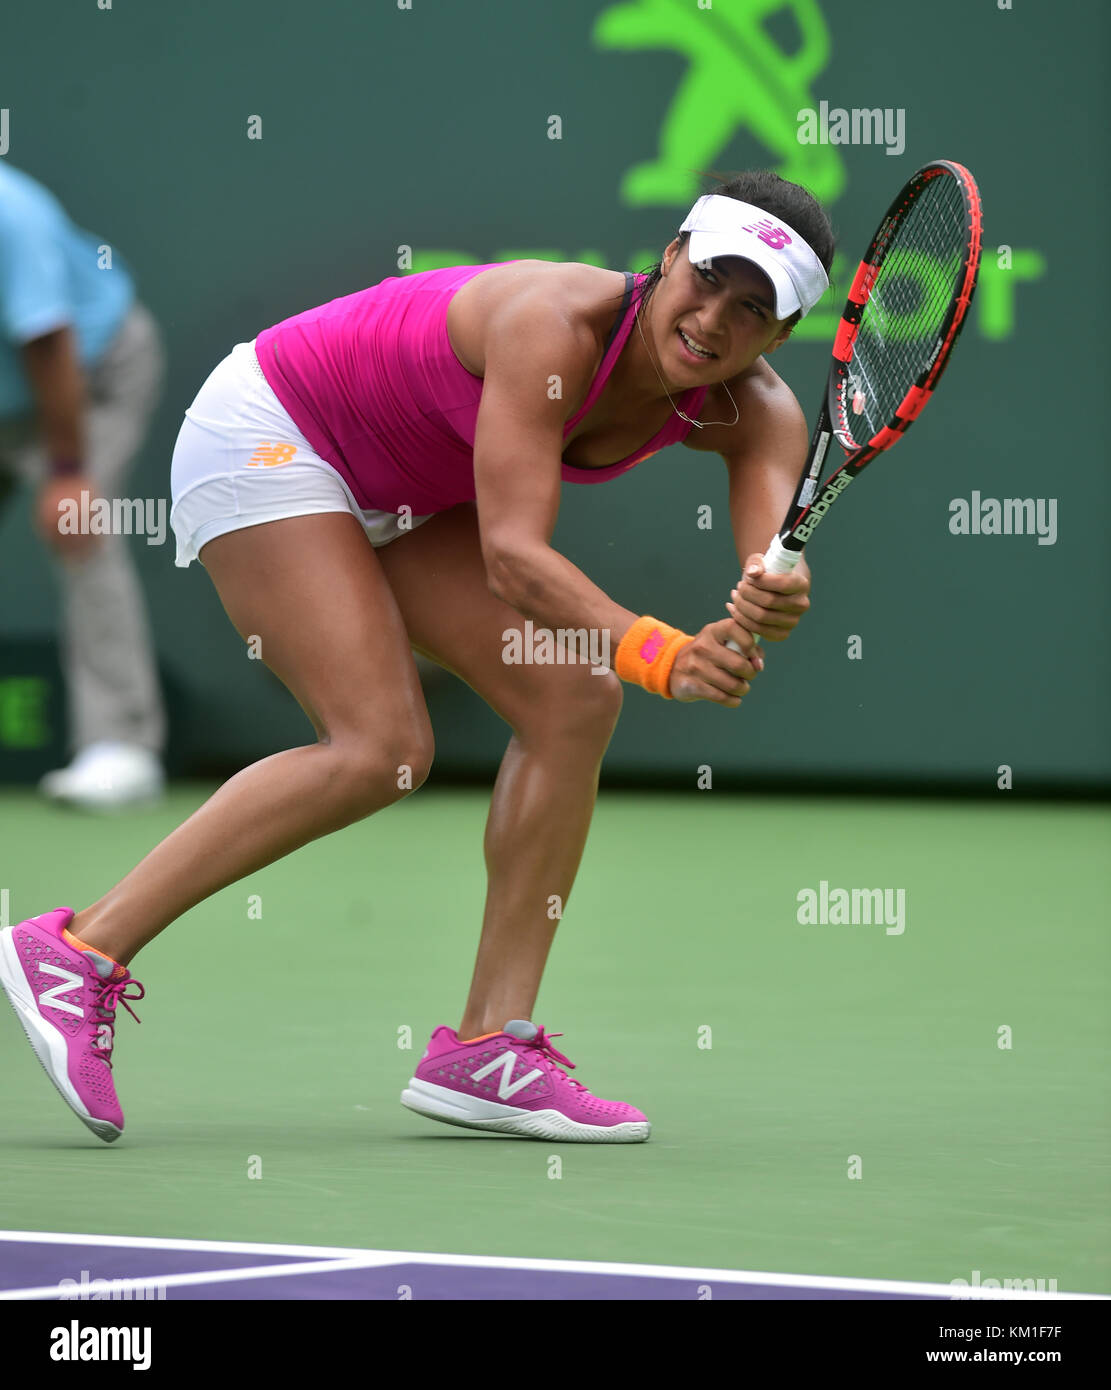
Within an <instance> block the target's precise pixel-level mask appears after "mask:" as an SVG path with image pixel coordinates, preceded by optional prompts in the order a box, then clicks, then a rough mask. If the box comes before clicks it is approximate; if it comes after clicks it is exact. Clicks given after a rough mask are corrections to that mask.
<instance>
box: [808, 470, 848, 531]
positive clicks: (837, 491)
mask: <svg viewBox="0 0 1111 1390" xmlns="http://www.w3.org/2000/svg"><path fill="white" fill-rule="evenodd" d="M855 477H856V474H855V473H850V472H849V471H848V470H847V469H846V471H845V472H844V473H838V475H837V477H836V478H832V479H831V480H830V484H829V486H828V487H827V488H826V490H825V491H824V492H823V493H822V495H821V497H819V498H818V500H817V501H816V502H815V503H814V505H813V506H812V507H811V508H810V511H809V512H808V513H807V515H806V520H805V521H804V522H803V524H802V525H801V526H800V527H798V528H797V530H796V531H795V533H794V535H795V539H796V540H800V541H803V542H804V543H805V542H806V541H808V540H809V539H810V533H811V532H812V531H813V530H814V529H815V528H816V526H817V525H818V522H819V521H821V519H822V517H823V516H825V514H826V512H827V511H829V509H830V507H831V506H832V505H833V504H834V502H836V500H837V499H838V497H840V496H841V494H842V493H843V492H844V491H845V489H846V488H847V487H848V485H849V484H850V483H851V482H852V480H853V479H854V478H855Z"/></svg>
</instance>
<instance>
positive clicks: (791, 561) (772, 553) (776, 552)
mask: <svg viewBox="0 0 1111 1390" xmlns="http://www.w3.org/2000/svg"><path fill="white" fill-rule="evenodd" d="M801 559H802V551H801V550H788V549H787V547H786V546H785V545H784V544H783V542H782V541H781V540H780V539H779V537H778V536H773V537H772V543H771V545H769V546H768V549H767V552H766V553H765V555H764V570H765V572H766V573H767V574H790V573H791V571H792V570H793V569H794V568H795V566H796V565H797V564H798V562H799V561H800V560H801ZM725 645H726V646H727V647H728V648H729V650H730V651H734V652H739V651H740V650H741V649H740V647H738V646H737V644H736V642H734V641H733V639H732V638H730V639H729V641H728V642H726V644H725ZM756 645H757V646H759V645H760V638H759V637H757V638H756ZM741 654H742V655H744V653H743V652H742V653H741Z"/></svg>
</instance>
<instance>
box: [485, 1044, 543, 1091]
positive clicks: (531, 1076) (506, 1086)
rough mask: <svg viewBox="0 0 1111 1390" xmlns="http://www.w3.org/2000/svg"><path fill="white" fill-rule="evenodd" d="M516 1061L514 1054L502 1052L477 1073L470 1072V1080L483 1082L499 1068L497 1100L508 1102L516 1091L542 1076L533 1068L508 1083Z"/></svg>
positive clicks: (540, 1072) (536, 1068)
mask: <svg viewBox="0 0 1111 1390" xmlns="http://www.w3.org/2000/svg"><path fill="white" fill-rule="evenodd" d="M516 1061H517V1054H516V1053H515V1052H503V1053H502V1055H501V1056H500V1057H497V1058H495V1060H494V1061H492V1062H487V1063H486V1065H485V1066H484V1067H479V1068H478V1070H477V1071H473V1072H471V1080H472V1081H484V1080H485V1079H486V1077H488V1076H489V1075H490V1073H491V1072H495V1071H497V1070H498V1068H499V1067H500V1068H501V1080H500V1081H499V1082H498V1099H499V1100H509V1098H510V1097H511V1096H515V1095H516V1094H517V1092H518V1091H521V1090H523V1089H524V1088H525V1087H526V1086H527V1085H529V1083H530V1082H532V1081H535V1080H536V1078H537V1077H538V1076H543V1075H544V1073H543V1072H542V1071H541V1070H540V1068H539V1067H534V1068H533V1070H532V1071H530V1072H526V1073H525V1075H524V1076H522V1077H521V1079H520V1080H519V1081H510V1079H509V1078H510V1077H511V1076H512V1075H513V1067H514V1064H515V1063H516Z"/></svg>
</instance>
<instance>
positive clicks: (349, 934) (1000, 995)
mask: <svg viewBox="0 0 1111 1390" xmlns="http://www.w3.org/2000/svg"><path fill="white" fill-rule="evenodd" d="M210 790H211V788H210V787H208V786H201V785H199V784H182V785H181V786H179V787H178V788H177V789H175V791H174V793H173V794H172V795H171V797H170V798H169V799H168V800H167V801H166V802H165V803H163V804H162V805H161V806H159V807H158V808H157V809H156V810H153V811H150V810H148V811H143V812H134V813H128V814H125V815H119V816H115V817H112V818H108V819H98V818H89V817H85V816H80V815H77V814H70V813H65V812H60V811H58V810H55V809H53V808H51V807H48V806H46V805H44V804H41V803H40V802H39V801H38V800H37V799H36V798H35V797H34V796H32V795H31V794H30V793H25V792H12V791H8V792H6V793H3V794H0V846H2V850H0V889H6V890H8V897H7V907H8V916H9V919H10V920H11V921H16V920H18V919H20V918H21V917H25V916H27V915H29V914H31V913H37V912H42V911H46V910H47V909H49V908H52V907H55V906H59V905H61V904H69V905H72V906H75V907H80V906H84V905H85V904H86V903H87V902H89V901H91V900H93V899H94V898H96V897H98V896H100V894H101V893H102V892H103V891H104V890H105V889H106V888H107V887H109V886H110V885H111V884H112V883H113V882H115V880H116V879H117V878H119V877H121V876H122V874H123V873H124V872H126V870H127V869H129V868H130V867H131V866H132V864H133V863H134V862H136V861H137V860H138V859H139V858H140V857H141V856H142V854H144V853H145V852H146V850H147V849H148V848H150V847H151V846H152V845H153V844H155V843H156V842H157V841H158V840H159V839H161V838H162V837H163V836H164V835H165V834H166V833H167V832H168V831H169V830H171V829H172V828H174V827H175V826H176V825H177V824H179V823H180V821H181V820H183V819H184V818H185V817H186V816H187V815H188V814H189V813H190V812H191V811H192V810H193V809H194V808H195V807H196V806H197V805H199V804H200V802H201V801H202V800H203V799H204V797H205V796H206V795H207V794H208V793H209V791H210ZM1005 797H1006V793H1002V792H1001V793H1000V800H999V801H998V802H997V803H996V802H986V803H985V802H963V803H962V802H955V801H954V802H941V801H930V802H914V801H910V800H873V801H869V800H860V799H852V800H849V799H845V800H838V799H828V798H821V799H818V798H815V799H801V798H791V797H783V798H771V799H769V798H767V797H763V796H761V797H758V798H757V797H752V798H747V799H745V798H737V797H731V796H728V795H727V794H725V793H721V792H694V791H692V792H691V793H689V794H683V795H678V794H673V793H669V794H649V793H635V792H622V793H616V792H608V793H603V794H602V796H601V798H600V801H599V805H598V810H597V813H596V816H595V822H594V829H593V832H592V835H591V839H590V842H589V844H588V847H587V852H586V857H585V860H584V863H583V868H582V871H581V873H580V876H579V880H578V883H577V885H576V888H575V892H574V894H573V895H572V898H571V900H570V903H569V904H568V907H567V910H566V912H565V916H564V920H563V922H562V924H561V926H560V930H559V933H558V935H557V938H556V944H555V947H554V949H553V954H552V959H551V962H550V964H549V968H548V972H547V975H546V977H545V981H544V986H543V989H542V991H541V995H540V1001H539V1005H538V1007H537V1009H536V1011H535V1015H534V1017H535V1020H536V1021H537V1022H539V1023H543V1024H544V1025H545V1026H546V1027H547V1028H548V1029H550V1030H552V1031H554V1032H557V1033H559V1032H561V1033H563V1034H564V1036H563V1037H562V1038H561V1039H560V1040H558V1041H557V1044H556V1046H557V1047H559V1048H560V1049H561V1050H563V1051H564V1052H566V1053H567V1054H568V1055H569V1056H570V1058H571V1060H572V1061H574V1062H575V1063H576V1064H577V1071H576V1072H575V1073H573V1074H574V1075H576V1076H577V1077H579V1079H581V1080H583V1081H584V1082H585V1083H586V1084H587V1085H588V1086H590V1088H591V1089H592V1090H594V1091H595V1092H596V1093H598V1094H600V1095H602V1096H605V1097H608V1098H612V1099H619V1100H627V1101H630V1102H632V1103H633V1104H635V1105H638V1106H640V1107H641V1108H642V1109H644V1110H645V1112H646V1113H647V1114H648V1116H649V1118H650V1119H651V1120H652V1122H653V1126H654V1129H653V1135H652V1138H651V1140H650V1141H649V1142H648V1143H647V1144H641V1145H628V1146H624V1145H614V1146H608V1145H599V1146H590V1145H576V1144H562V1145H559V1144H547V1143H533V1142H523V1141H519V1140H506V1139H502V1138H499V1137H494V1136H484V1135H482V1134H478V1133H471V1132H468V1131H465V1130H460V1129H455V1128H450V1127H448V1126H440V1125H437V1124H434V1123H433V1122H431V1121H426V1120H423V1119H421V1118H420V1117H419V1116H416V1115H413V1114H411V1113H410V1112H408V1111H406V1110H405V1109H403V1108H402V1107H401V1106H400V1105H399V1103H398V1095H399V1093H400V1091H401V1089H402V1088H403V1086H404V1085H405V1083H406V1082H407V1080H408V1079H409V1076H410V1075H411V1073H412V1068H413V1066H414V1064H415V1062H416V1060H417V1059H418V1058H419V1056H420V1054H421V1051H422V1050H423V1048H424V1045H425V1042H426V1041H427V1037H428V1034H429V1033H430V1031H431V1029H432V1028H433V1027H434V1026H435V1025H436V1024H438V1023H449V1024H451V1025H452V1026H453V1027H454V1026H456V1025H458V1023H459V1021H460V1017H461V1013H462V1008H463V1001H464V998H465V995H466V989H467V984H468V981H469V977H470V970H471V965H472V962H473V958H474V952H475V948H476V945H477V940H478V927H479V922H480V916H481V909H482V901H483V892H484V883H485V875H484V869H483V860H482V830H483V825H484V821H485V814H486V807H487V802H488V797H487V795H486V793H484V792H481V791H457V790H455V791H453V790H447V791H440V790H436V789H435V788H432V787H430V788H426V789H424V790H422V791H420V792H418V793H417V794H416V795H415V796H413V797H411V798H410V799H409V800H408V801H406V802H404V803H402V804H400V805H398V806H396V807H394V808H391V809H389V810H387V811H385V812H383V813H381V814H379V815H378V816H375V817H374V818H372V819H371V820H369V821H365V822H363V823H362V824H361V825H357V826H353V827H351V828H349V829H347V830H345V831H343V832H341V833H340V834H338V835H334V836H331V837H330V838H328V839H326V840H322V841H319V842H317V843H316V844H313V845H310V846H308V847H307V848H306V849H304V850H301V851H299V852H298V853H297V854H295V855H293V856H292V857H290V858H289V859H286V860H284V861H283V862H281V863H279V864H277V865H274V866H272V867H271V868H269V869H267V870H265V871H264V872H262V873H259V874H257V875H254V876H252V877H251V878H250V879H249V880H246V881H244V882H243V883H241V884H237V885H235V886H233V887H232V888H229V889H227V890H225V891H224V892H223V893H221V894H219V895H218V896H217V897H215V898H213V899H211V900H209V901H208V902H206V903H204V904H202V905H201V906H200V907H198V908H196V909H194V910H193V911H192V912H191V913H189V914H188V915H187V916H186V917H185V918H183V919H182V920H181V921H179V922H177V923H176V924H175V925H174V926H172V927H171V928H170V929H169V930H168V932H166V933H165V934H164V935H163V936H161V937H160V938H159V939H158V940H156V941H155V942H154V943H153V945H151V946H150V947H148V948H147V950H146V951H144V952H143V953H142V955H141V956H140V957H139V958H138V960H137V961H136V962H135V964H134V966H133V970H134V973H135V974H136V976H137V977H138V979H140V980H141V981H142V982H143V983H144V985H145V986H146V990H147V997H146V998H145V999H144V1000H142V1001H140V1002H139V1003H138V1004H137V1005H135V1006H134V1007H135V1010H136V1012H137V1013H138V1015H139V1017H140V1018H141V1019H142V1025H141V1027H140V1026H138V1025H136V1023H135V1022H134V1020H133V1019H131V1018H130V1017H129V1016H128V1015H127V1014H126V1013H125V1012H124V1011H123V1010H122V1009H121V1011H120V1014H119V1018H118V1026H117V1051H116V1081H117V1087H118V1089H119V1092H120V1096H121V1100H122V1102H123V1106H124V1110H125V1114H126V1116H127V1129H126V1131H125V1133H124V1136H123V1138H122V1139H121V1140H120V1141H119V1142H118V1143H117V1144H116V1145H114V1146H111V1147H109V1146H106V1145H103V1144H101V1143H100V1142H99V1141H98V1140H96V1139H95V1138H94V1137H93V1136H92V1135H90V1134H89V1133H88V1132H87V1131H86V1130H85V1129H84V1127H83V1126H82V1125H81V1124H80V1123H79V1121H77V1120H76V1119H75V1118H74V1117H73V1116H72V1115H71V1114H70V1113H69V1111H68V1110H67V1108H66V1107H65V1105H64V1104H63V1102H62V1101H61V1099H60V1098H59V1097H58V1096H57V1094H56V1093H55V1091H54V1089H53V1087H52V1086H51V1085H50V1083H49V1082H48V1081H47V1079H46V1077H45V1076H44V1075H43V1073H42V1070H41V1069H40V1067H39V1065H38V1063H37V1061H36V1060H35V1058H34V1056H33V1054H32V1052H31V1050H30V1048H29V1047H28V1045H27V1043H26V1040H25V1038H24V1036H23V1033H22V1031H21V1029H20V1028H19V1025H18V1024H17V1022H16V1020H15V1018H14V1016H13V1015H12V1014H11V1011H10V1009H9V1008H8V1007H7V1005H6V1002H5V1004H4V1008H3V1010H2V1011H0V1154H2V1165H0V1228H2V1229H8V1230H17V1231H22V1230H42V1231H65V1232H87V1233H94V1234H95V1233H101V1234H117V1235H135V1236H159V1237H166V1238H179V1239H198V1240H216V1241H243V1242H248V1241H255V1242H276V1243H297V1242H300V1243H304V1244H308V1245H326V1246H338V1247H360V1248H364V1249H374V1250H398V1251H433V1252H452V1253H455V1254H459V1255H485V1256H497V1255H503V1256H516V1257H526V1258H528V1257H532V1258H544V1259H556V1260H560V1259H562V1260H594V1261H614V1262H643V1263H650V1264H657V1265H674V1266H692V1267H713V1268H718V1269H736V1270H768V1271H784V1272H795V1273H803V1274H814V1275H831V1276H845V1277H855V1278H871V1279H898V1280H915V1281H929V1282H940V1283H947V1282H948V1281H950V1280H952V1279H966V1280H969V1281H970V1282H972V1281H973V1277H974V1275H975V1277H976V1278H978V1279H988V1278H996V1279H1000V1280H1003V1279H1035V1280H1037V1279H1040V1280H1044V1281H1046V1285H1045V1286H1046V1287H1047V1288H1048V1287H1051V1286H1050V1285H1049V1281H1050V1280H1055V1281H1056V1287H1057V1289H1058V1290H1060V1291H1061V1292H1065V1291H1074V1292H1088V1293H1108V1292H1111V1269H1109V1265H1111V1260H1109V1257H1108V1253H1107V1252H1108V1248H1109V1242H1108V1239H1107V1237H1108V1229H1107V1228H1108V1224H1109V1223H1108V1209H1109V1203H1108V1196H1109V1188H1111V1182H1109V1175H1108V1142H1107V1138H1108V1136H1107V1128H1108V1126H1107V1115H1108V1105H1107V1100H1108V1083H1107V1077H1108V1052H1109V1047H1108V1044H1109V1033H1111V1025H1109V1022H1108V1011H1107V1007H1106V998H1107V983H1108V979H1107V977H1108V956H1109V953H1111V952H1109V947H1108V939H1107V932H1106V920H1107V909H1106V904H1107V900H1108V895H1109V891H1111V882H1109V879H1111V873H1109V870H1108V867H1107V864H1108V856H1107V853H1106V847H1107V828H1108V826H1107V812H1106V810H1105V809H1104V808H1102V807H1098V806H1092V805H1082V804H1057V805H1053V804H1046V803H1041V804H1031V803H1013V802H1008V801H1006V800H1005ZM259 814H260V815H265V814H266V812H265V808H264V807H260V808H259ZM823 880H824V881H825V883H826V885H827V887H826V891H825V897H826V900H827V901H829V902H831V903H832V902H833V901H834V899H835V894H834V890H836V889H838V888H844V889H847V890H851V889H854V888H855V889H858V890H859V889H871V888H881V889H890V890H891V891H892V897H891V901H892V902H895V901H897V894H898V891H899V890H902V892H903V895H904V896H903V914H904V916H903V924H904V929H903V930H902V931H901V933H899V932H897V930H896V929H895V928H894V927H890V928H889V926H888V925H886V924H885V923H884V922H880V923H876V922H872V923H871V924H868V923H864V922H858V924H857V925H852V924H851V923H849V922H846V923H838V922H833V921H831V922H828V923H827V924H825V925H822V924H813V925H807V924H801V923H800V922H799V921H798V920H797V915H798V912H799V901H798V895H799V893H800V891H802V890H806V889H810V890H813V892H814V893H815V895H816V896H817V898H818V901H819V902H820V900H821V884H822V881H823ZM3 901H4V900H3V899H0V903H2V902H3ZM260 912H261V916H259V915H258V914H259V913H260ZM407 1029H409V1030H411V1042H412V1046H411V1048H409V1049H405V1048H403V1047H399V1041H400V1042H402V1043H404V1042H405V1041H406V1039H407V1034H406V1032H405V1030H407ZM1001 1030H1009V1036H1008V1033H1007V1032H1006V1031H1002V1032H1001ZM1001 1041H1003V1042H1007V1041H1009V1042H1010V1046H1009V1047H1001V1046H1000V1042H1001ZM700 1044H701V1045H700ZM252 1172H254V1173H257V1174H259V1176H255V1177H252V1176H250V1174H251V1173H252ZM857 1172H858V1173H859V1176H858V1177H851V1176H850V1173H857ZM977 1272H978V1273H977Z"/></svg>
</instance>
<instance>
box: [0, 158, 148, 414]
mask: <svg viewBox="0 0 1111 1390" xmlns="http://www.w3.org/2000/svg"><path fill="white" fill-rule="evenodd" d="M102 244H109V245H110V243H105V239H104V238H103V237H96V236H93V235H92V234H91V233H90V232H84V231H82V230H81V228H80V227H75V226H74V224H73V223H72V222H71V221H70V220H69V218H68V217H67V216H66V213H65V210H64V208H63V207H62V205H61V204H60V203H59V202H58V200H57V198H55V197H54V195H53V193H51V192H50V191H49V190H48V189H46V188H44V187H43V186H42V184H41V183H36V181H35V180H34V179H33V178H31V177H30V175H28V174H24V173H22V172H21V171H20V170H19V169H13V168H12V166H11V165H10V164H9V163H8V161H7V160H6V159H0V419H2V418H4V417H7V416H12V415H23V414H26V413H27V412H28V411H32V410H34V409H35V399H34V396H33V395H32V393H31V389H30V386H29V384H28V381H27V375H26V373H25V371H24V369H23V360H22V355H21V352H20V348H21V346H22V344H24V343H26V342H29V341H30V340H31V339H32V338H38V337H41V336H42V335H43V334H44V333H50V332H51V331H52V330H54V329H56V328H62V327H63V326H64V325H66V324H69V325H70V326H72V328H73V329H74V331H75V333H76V335H77V347H78V355H79V358H80V361H81V365H82V366H83V367H84V368H85V369H86V370H88V369H89V368H90V367H92V366H94V365H95V363H96V362H97V361H98V360H99V359H100V357H101V356H102V355H103V353H104V351H105V349H106V348H107V347H108V345H109V344H110V343H111V341H112V339H113V338H114V337H115V335H116V333H117V332H118V330H119V328H120V325H121V324H122V323H123V320H124V318H125V317H126V315H127V311H128V310H129V309H130V308H131V305H132V303H133V301H134V299H135V284H134V281H133V280H132V278H131V275H130V273H129V271H128V268H127V265H126V263H125V262H124V261H123V259H122V257H121V256H120V255H119V252H118V251H117V250H116V248H115V247H114V246H113V247H112V269H111V270H100V269H98V267H97V262H98V259H99V255H98V251H97V248H98V246H100V245H102Z"/></svg>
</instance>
